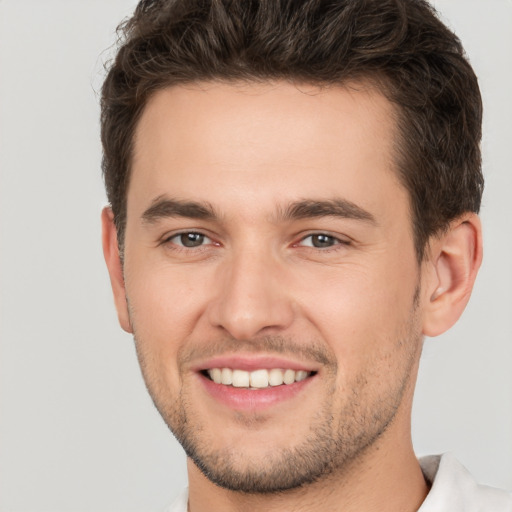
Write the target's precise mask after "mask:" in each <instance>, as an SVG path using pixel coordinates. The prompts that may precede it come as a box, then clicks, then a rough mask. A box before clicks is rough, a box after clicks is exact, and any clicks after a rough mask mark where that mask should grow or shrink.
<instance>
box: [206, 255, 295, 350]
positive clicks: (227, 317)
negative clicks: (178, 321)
mask: <svg viewBox="0 0 512 512" xmlns="http://www.w3.org/2000/svg"><path fill="white" fill-rule="evenodd" d="M284 274H285V272H283V267H282V264H280V263H279V262H278V261H276V260H275V258H273V257H272V255H270V254H265V253H263V254H262V253H261V252H259V251H245V252H244V253H243V254H238V255H235V256H233V257H232V258H230V259H229V260H228V261H225V262H224V263H223V266H222V268H221V269H219V272H218V274H217V276H216V280H215V283H216V286H217V293H216V294H215V299H214V300H213V301H212V302H210V306H209V315H208V316H209V321H210V324H211V325H213V326H214V327H216V328H218V329H219V328H220V329H222V330H224V331H226V332H228V333H229V334H230V335H231V336H232V337H233V338H235V339H238V340H249V339H252V338H254V337H256V336H258V335H270V334H279V333H282V332H283V331H284V330H285V329H286V328H288V327H289V326H290V325H291V324H292V322H293V318H294V307H293V301H292V297H291V293H290V289H289V287H288V286H286V283H285V278H284Z"/></svg>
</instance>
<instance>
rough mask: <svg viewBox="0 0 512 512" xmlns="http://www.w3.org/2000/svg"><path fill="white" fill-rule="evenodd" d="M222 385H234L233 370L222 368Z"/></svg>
mask: <svg viewBox="0 0 512 512" xmlns="http://www.w3.org/2000/svg"><path fill="white" fill-rule="evenodd" d="M221 383H222V384H225V385H226V386H229V385H230V384H233V370H231V369H230V368H222V370H221Z"/></svg>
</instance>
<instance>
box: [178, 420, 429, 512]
mask: <svg viewBox="0 0 512 512" xmlns="http://www.w3.org/2000/svg"><path fill="white" fill-rule="evenodd" d="M395 426H396V423H395ZM389 430H391V431H392V430H396V429H394V428H393V427H391V428H390V429H389ZM400 434H401V435H403V436H405V437H401V435H400ZM396 440H398V441H396ZM188 474H189V511H190V512H217V511H218V512H221V511H222V512H246V511H247V510H251V511H254V512H258V511H265V512H274V511H276V512H277V511H283V510H286V511H287V512H299V511H305V510H320V509H321V510H322V511H323V512H374V511H375V512H377V511H379V512H415V511H417V510H418V509H419V507H420V506H421V503H422V502H423V501H424V499H425V497H426V495H427V493H428V487H427V484H426V483H425V480H424V478H423V474H422V472H421V468H420V466H419V464H418V461H417V459H416V457H415V455H414V451H413V448H412V443H411V440H410V432H390V431H388V432H386V433H385V434H384V435H383V436H382V437H381V438H380V439H379V441H378V442H377V443H375V444H374V445H373V446H372V447H370V448H369V449H368V450H367V451H366V452H365V453H364V454H363V455H361V457H359V459H358V460H356V461H354V462H352V463H351V464H350V465H349V466H347V467H344V468H342V469H340V470H339V471H337V472H336V473H333V474H331V475H329V476H327V477H325V478H323V479H321V480H319V481H317V482H315V483H313V484H308V485H306V486H304V487H301V488H299V489H293V490H290V491H285V492H281V493H275V494H260V495H258V494H245V493H239V492H236V491H229V490H226V489H222V488H220V487H218V486H216V485H214V484H213V483H211V482H210V481H209V480H208V479H207V478H206V477H205V476H204V475H203V474H202V473H201V472H200V471H199V469H198V468H197V467H196V466H195V464H194V463H193V462H192V461H190V460H189V461H188Z"/></svg>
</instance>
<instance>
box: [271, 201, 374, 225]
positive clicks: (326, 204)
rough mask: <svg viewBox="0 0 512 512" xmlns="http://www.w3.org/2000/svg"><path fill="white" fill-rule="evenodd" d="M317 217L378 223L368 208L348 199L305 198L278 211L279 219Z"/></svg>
mask: <svg viewBox="0 0 512 512" xmlns="http://www.w3.org/2000/svg"><path fill="white" fill-rule="evenodd" d="M317 217H341V218H344V219H354V220H362V221H365V222H369V223H371V224H377V221H376V219H375V217H374V216H373V215H372V214H371V213H370V212H369V211H367V210H365V209H363V208H361V207H360V206H358V205H357V204H355V203H353V202H352V201H348V200H346V199H341V198H336V199H328V200H325V199H322V200H314V199H305V200H302V201H296V202H293V203H291V204H290V205H288V206H287V207H286V208H285V209H281V210H280V211H279V212H278V219H284V220H294V219H297V220H298V219H310V218H317Z"/></svg>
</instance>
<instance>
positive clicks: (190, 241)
mask: <svg viewBox="0 0 512 512" xmlns="http://www.w3.org/2000/svg"><path fill="white" fill-rule="evenodd" d="M166 242H170V243H172V244H175V245H178V246H180V247H187V248H190V249H193V248H194V247H201V246H202V245H205V244H211V243H212V240H211V239H210V238H208V237H207V236H206V235H203V234H202V233H196V232H194V231H187V232H185V233H178V234H177V235H173V236H171V237H170V238H168V239H167V240H166Z"/></svg>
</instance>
